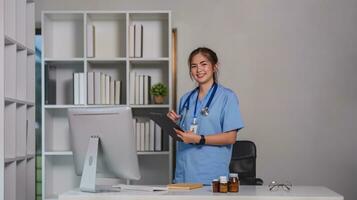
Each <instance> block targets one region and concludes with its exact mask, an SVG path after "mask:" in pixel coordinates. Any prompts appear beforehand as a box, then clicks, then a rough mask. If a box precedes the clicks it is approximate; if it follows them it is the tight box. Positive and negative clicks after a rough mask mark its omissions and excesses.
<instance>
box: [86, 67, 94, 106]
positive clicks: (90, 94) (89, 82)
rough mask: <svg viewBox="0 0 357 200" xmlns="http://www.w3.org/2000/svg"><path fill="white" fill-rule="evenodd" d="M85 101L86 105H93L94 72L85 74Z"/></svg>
mask: <svg viewBox="0 0 357 200" xmlns="http://www.w3.org/2000/svg"><path fill="white" fill-rule="evenodd" d="M87 100H88V104H89V105H92V104H94V72H88V73H87Z"/></svg>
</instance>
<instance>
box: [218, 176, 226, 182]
mask: <svg viewBox="0 0 357 200" xmlns="http://www.w3.org/2000/svg"><path fill="white" fill-rule="evenodd" d="M219 182H220V183H227V177H226V176H220V177H219Z"/></svg>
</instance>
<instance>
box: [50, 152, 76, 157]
mask: <svg viewBox="0 0 357 200" xmlns="http://www.w3.org/2000/svg"><path fill="white" fill-rule="evenodd" d="M44 155H46V156H71V155H73V152H72V151H46V152H44Z"/></svg>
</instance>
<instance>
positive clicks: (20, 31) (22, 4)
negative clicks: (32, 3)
mask: <svg viewBox="0 0 357 200" xmlns="http://www.w3.org/2000/svg"><path fill="white" fill-rule="evenodd" d="M25 23H26V0H16V41H18V42H19V43H21V44H23V45H25V44H26V24H25Z"/></svg>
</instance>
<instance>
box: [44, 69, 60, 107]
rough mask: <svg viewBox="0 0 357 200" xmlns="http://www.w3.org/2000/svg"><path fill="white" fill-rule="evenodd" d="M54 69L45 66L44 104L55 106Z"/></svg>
mask: <svg viewBox="0 0 357 200" xmlns="http://www.w3.org/2000/svg"><path fill="white" fill-rule="evenodd" d="M56 80H57V79H56V67H55V66H53V65H50V64H46V65H45V104H48V105H49V104H56Z"/></svg>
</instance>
